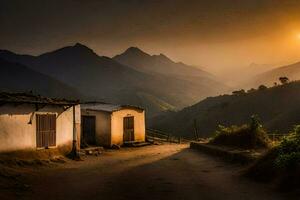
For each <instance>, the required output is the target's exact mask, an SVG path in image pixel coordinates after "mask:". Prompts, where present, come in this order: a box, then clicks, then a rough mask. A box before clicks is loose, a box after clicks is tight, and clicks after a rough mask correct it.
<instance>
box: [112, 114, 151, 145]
mask: <svg viewBox="0 0 300 200" xmlns="http://www.w3.org/2000/svg"><path fill="white" fill-rule="evenodd" d="M132 116H133V117H134V140H135V141H139V142H143V141H145V132H146V131H145V111H139V110H134V109H122V110H119V111H115V112H113V113H112V116H111V119H112V120H111V135H112V136H111V144H118V145H122V144H123V118H124V117H132Z"/></svg>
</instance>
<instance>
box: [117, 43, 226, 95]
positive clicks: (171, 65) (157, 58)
mask: <svg viewBox="0 0 300 200" xmlns="http://www.w3.org/2000/svg"><path fill="white" fill-rule="evenodd" d="M113 59H114V60H116V61H118V62H119V63H122V64H123V65H126V66H129V67H131V68H133V69H135V70H137V71H141V72H144V73H148V74H154V75H158V74H159V75H164V76H168V77H172V78H174V79H178V80H184V81H185V82H187V83H189V84H192V85H194V86H196V87H197V88H198V90H201V92H199V93H198V94H197V97H198V100H199V99H202V98H204V97H207V96H211V95H214V94H219V93H220V92H224V91H226V90H228V89H229V88H228V87H227V86H225V85H224V84H222V83H221V82H219V81H218V80H217V78H216V77H214V76H213V75H212V74H210V73H208V72H206V71H203V70H201V69H199V68H196V67H194V66H189V65H186V64H184V63H182V62H178V63H176V62H174V61H172V60H171V59H170V58H168V57H167V56H165V55H163V54H159V55H149V54H147V53H145V52H143V51H142V50H140V49H139V48H137V47H130V48H128V49H127V50H126V51H125V52H124V53H122V54H120V55H117V56H115V57H113ZM203 88H206V89H208V90H202V89H203Z"/></svg>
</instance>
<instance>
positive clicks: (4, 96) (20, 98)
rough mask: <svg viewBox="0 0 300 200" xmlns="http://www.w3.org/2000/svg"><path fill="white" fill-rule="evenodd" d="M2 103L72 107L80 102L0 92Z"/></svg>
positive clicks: (0, 101) (29, 94)
mask: <svg viewBox="0 0 300 200" xmlns="http://www.w3.org/2000/svg"><path fill="white" fill-rule="evenodd" d="M0 103H29V104H50V105H62V106H70V105H77V104H79V101H75V100H66V99H57V98H48V97H42V96H40V95H33V94H31V93H9V92H0Z"/></svg>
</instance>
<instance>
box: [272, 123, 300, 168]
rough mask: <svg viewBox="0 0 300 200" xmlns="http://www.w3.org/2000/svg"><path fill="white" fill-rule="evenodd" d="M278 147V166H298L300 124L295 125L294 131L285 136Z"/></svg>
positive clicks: (299, 156)
mask: <svg viewBox="0 0 300 200" xmlns="http://www.w3.org/2000/svg"><path fill="white" fill-rule="evenodd" d="M277 148H278V157H277V158H276V160H275V164H276V166H278V167H280V168H291V167H295V166H297V164H299V162H300V125H298V126H295V129H294V131H293V132H292V133H291V134H290V135H289V136H286V137H284V139H283V140H282V142H281V143H280V144H279V145H278V147H277Z"/></svg>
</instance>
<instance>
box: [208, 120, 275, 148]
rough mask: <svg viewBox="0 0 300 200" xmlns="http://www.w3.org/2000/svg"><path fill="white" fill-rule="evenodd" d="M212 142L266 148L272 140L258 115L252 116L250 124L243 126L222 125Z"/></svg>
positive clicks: (241, 146)
mask: <svg viewBox="0 0 300 200" xmlns="http://www.w3.org/2000/svg"><path fill="white" fill-rule="evenodd" d="M210 143H211V144H218V145H225V146H234V147H239V148H256V147H258V148H266V147H269V144H270V140H269V138H268V135H267V134H266V131H265V130H264V129H263V128H262V125H261V124H260V122H259V120H258V118H257V117H256V116H252V117H251V122H250V123H249V124H244V125H242V126H235V125H234V126H229V127H225V126H220V125H219V127H218V130H217V131H216V132H215V136H214V137H213V138H212V140H211V141H210Z"/></svg>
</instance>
